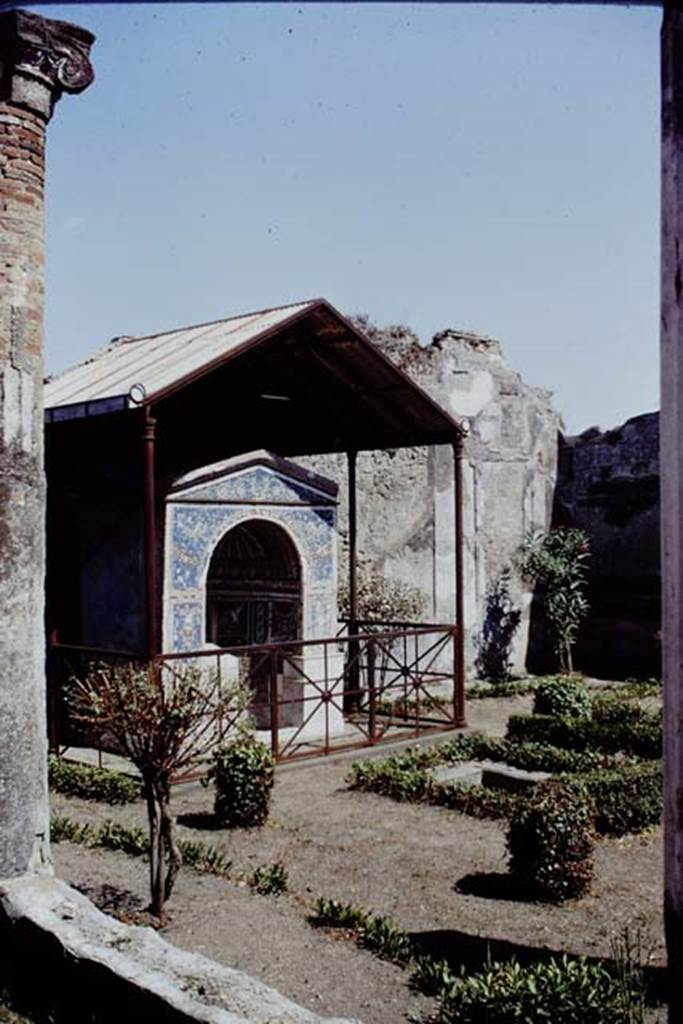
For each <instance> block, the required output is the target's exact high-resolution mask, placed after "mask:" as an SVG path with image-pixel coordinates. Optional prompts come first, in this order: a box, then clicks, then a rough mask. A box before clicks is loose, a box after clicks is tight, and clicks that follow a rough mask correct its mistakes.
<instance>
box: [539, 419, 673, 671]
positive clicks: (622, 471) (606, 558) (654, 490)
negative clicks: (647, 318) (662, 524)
mask: <svg viewBox="0 0 683 1024" xmlns="http://www.w3.org/2000/svg"><path fill="white" fill-rule="evenodd" d="M559 467H560V471H559V479H558V487H557V495H556V502H555V515H554V522H555V523H556V524H557V525H568V526H578V527H580V528H581V529H583V530H586V531H587V532H588V533H589V534H590V537H591V548H592V557H591V585H590V591H589V600H590V605H591V610H590V615H589V618H588V620H587V622H586V623H585V625H584V626H583V627H582V629H581V633H580V635H579V640H578V644H577V651H576V662H577V665H578V666H579V667H580V668H581V669H582V670H583V671H584V672H588V673H590V674H592V675H597V676H605V677H608V678H625V677H628V676H649V675H657V676H658V675H659V674H660V670H661V652H660V646H661V636H660V629H661V596H660V595H661V572H660V530H659V517H660V501H659V414H658V413H645V414H644V415H642V416H635V417H633V418H632V419H630V420H627V422H626V423H624V424H623V425H622V426H619V427H616V428H615V429H614V430H607V431H604V432H603V431H600V430H599V429H598V428H596V427H593V428H591V429H589V430H586V431H584V432H583V433H582V434H580V435H578V436H577V437H565V438H562V439H561V443H560V459H559Z"/></svg>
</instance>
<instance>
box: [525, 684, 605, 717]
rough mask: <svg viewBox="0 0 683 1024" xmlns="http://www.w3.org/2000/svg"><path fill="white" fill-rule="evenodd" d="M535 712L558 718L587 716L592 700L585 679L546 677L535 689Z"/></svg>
mask: <svg viewBox="0 0 683 1024" xmlns="http://www.w3.org/2000/svg"><path fill="white" fill-rule="evenodd" d="M534 713H535V714H537V715H554V716H555V717H556V718H586V717H588V715H590V713H591V700H590V697H589V696H588V690H587V689H586V684H585V683H584V681H583V679H575V678H572V676H553V677H551V678H550V679H544V680H543V682H542V683H539V685H538V686H537V687H536V690H535V691H534Z"/></svg>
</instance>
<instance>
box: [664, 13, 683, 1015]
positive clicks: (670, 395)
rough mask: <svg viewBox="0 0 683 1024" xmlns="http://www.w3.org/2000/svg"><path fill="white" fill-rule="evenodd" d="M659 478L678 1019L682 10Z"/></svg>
mask: <svg viewBox="0 0 683 1024" xmlns="http://www.w3.org/2000/svg"><path fill="white" fill-rule="evenodd" d="M661 275H662V277H661V401H662V411H661V420H660V475H661V502H662V588H663V589H662V603H663V608H662V662H663V672H664V831H665V835H664V848H665V879H664V913H665V927H666V943H667V951H668V960H669V977H670V980H671V984H670V1006H669V1020H670V1021H671V1022H672V1024H673V1022H674V1021H680V1020H683V985H681V971H682V970H683V9H681V8H680V7H679V6H678V2H677V0H676V3H673V2H670V3H667V4H666V6H665V11H664V21H663V24H662V265H661Z"/></svg>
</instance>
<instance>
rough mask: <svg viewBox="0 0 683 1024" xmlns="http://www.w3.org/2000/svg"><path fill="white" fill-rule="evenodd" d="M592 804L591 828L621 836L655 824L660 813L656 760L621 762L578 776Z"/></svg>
mask: <svg viewBox="0 0 683 1024" xmlns="http://www.w3.org/2000/svg"><path fill="white" fill-rule="evenodd" d="M580 780H581V784H582V785H583V786H584V787H585V789H586V790H587V792H588V793H589V795H590V796H591V798H592V800H593V804H594V806H595V828H596V830H597V831H598V832H600V833H601V834H602V835H610V836H623V835H625V834H626V833H627V832H641V831H642V830H643V829H644V828H648V827H649V826H650V825H656V824H657V823H658V822H659V820H660V818H661V816H662V769H661V765H660V764H659V763H658V762H647V763H645V764H636V765H624V766H623V767H622V768H619V769H616V770H612V771H596V772H592V773H590V774H585V775H581V776H580Z"/></svg>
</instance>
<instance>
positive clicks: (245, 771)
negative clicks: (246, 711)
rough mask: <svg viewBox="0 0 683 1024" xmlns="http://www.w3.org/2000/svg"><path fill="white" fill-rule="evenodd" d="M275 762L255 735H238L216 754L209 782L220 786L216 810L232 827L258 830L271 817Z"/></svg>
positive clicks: (215, 751) (224, 821)
mask: <svg viewBox="0 0 683 1024" xmlns="http://www.w3.org/2000/svg"><path fill="white" fill-rule="evenodd" d="M274 768H275V762H274V760H273V755H272V754H271V752H270V750H269V749H268V747H266V745H265V744H264V743H261V742H260V741H259V740H257V739H256V738H255V737H254V736H253V735H250V734H245V735H241V736H238V737H237V738H236V739H234V740H232V741H231V742H230V743H226V744H225V746H222V747H218V748H217V749H216V750H214V752H213V755H212V761H211V766H210V768H209V771H208V773H207V782H209V781H213V783H214V785H215V787H216V795H215V800H214V811H215V814H216V817H217V818H218V820H219V821H220V822H221V823H222V824H223V825H227V826H228V827H229V828H256V827H258V826H260V825H263V824H264V823H265V821H266V820H267V818H268V810H269V804H270V793H271V790H272V788H273V781H274Z"/></svg>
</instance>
